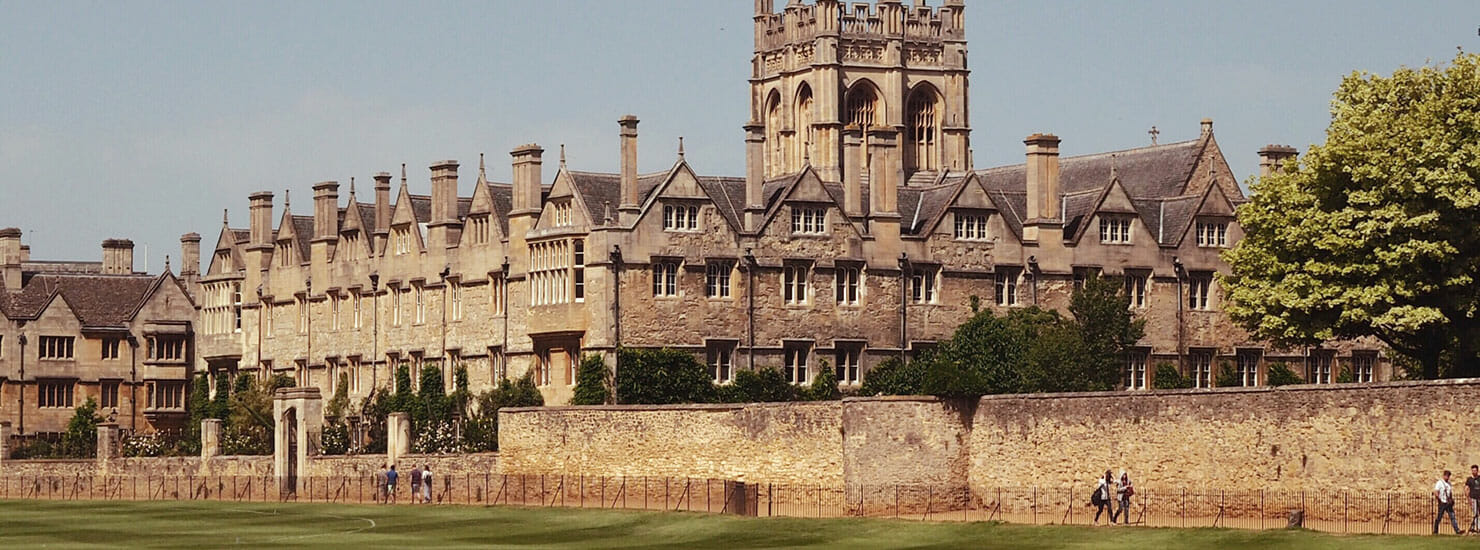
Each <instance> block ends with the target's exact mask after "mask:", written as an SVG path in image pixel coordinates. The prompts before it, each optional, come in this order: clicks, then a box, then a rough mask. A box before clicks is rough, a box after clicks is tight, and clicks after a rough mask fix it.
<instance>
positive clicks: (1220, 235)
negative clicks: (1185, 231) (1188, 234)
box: [1196, 220, 1228, 248]
mask: <svg viewBox="0 0 1480 550" xmlns="http://www.w3.org/2000/svg"><path fill="white" fill-rule="evenodd" d="M1196 234H1197V245H1198V246H1204V247H1220V248H1221V247H1226V246H1228V222H1226V221H1217V220H1198V222H1197V233H1196Z"/></svg>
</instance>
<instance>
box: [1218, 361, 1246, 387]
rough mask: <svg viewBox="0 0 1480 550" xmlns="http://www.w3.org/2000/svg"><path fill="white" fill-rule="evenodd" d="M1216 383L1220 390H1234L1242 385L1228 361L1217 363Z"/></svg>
mask: <svg viewBox="0 0 1480 550" xmlns="http://www.w3.org/2000/svg"><path fill="white" fill-rule="evenodd" d="M1216 383H1217V384H1218V387H1220V388H1236V387H1238V386H1242V385H1244V381H1243V379H1242V378H1239V375H1238V373H1237V372H1235V371H1234V370H1233V363H1229V362H1228V361H1223V362H1221V363H1218V379H1217V380H1216Z"/></svg>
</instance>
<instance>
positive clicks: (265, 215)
mask: <svg viewBox="0 0 1480 550" xmlns="http://www.w3.org/2000/svg"><path fill="white" fill-rule="evenodd" d="M247 199H248V200H250V201H251V205H250V206H249V207H248V209H247V215H248V218H249V220H248V223H249V225H248V243H249V245H250V246H253V247H259V246H265V247H267V248H272V192H270V191H258V192H256V193H252V194H251V195H250V196H248V197H247Z"/></svg>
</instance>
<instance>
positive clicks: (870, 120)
mask: <svg viewBox="0 0 1480 550" xmlns="http://www.w3.org/2000/svg"><path fill="white" fill-rule="evenodd" d="M879 112H880V109H879V94H878V92H877V91H875V90H874V86H873V84H870V83H868V82H860V83H858V84H854V85H853V87H852V88H850V89H849V90H848V119H847V120H846V121H844V124H849V125H853V124H857V125H858V126H859V127H860V128H863V129H864V130H867V129H869V128H870V127H872V126H873V125H874V124H879V123H883V120H882V119H881V118H880V117H879V115H878V113H879Z"/></svg>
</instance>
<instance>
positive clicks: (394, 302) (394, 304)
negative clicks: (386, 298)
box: [390, 287, 405, 327]
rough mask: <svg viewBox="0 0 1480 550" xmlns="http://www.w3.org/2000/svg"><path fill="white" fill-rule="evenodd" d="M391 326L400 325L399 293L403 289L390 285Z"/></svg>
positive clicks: (403, 292) (401, 292) (400, 293)
mask: <svg viewBox="0 0 1480 550" xmlns="http://www.w3.org/2000/svg"><path fill="white" fill-rule="evenodd" d="M390 290H391V326H397V327H398V326H401V295H402V294H405V291H403V290H401V289H399V288H395V287H391V289H390Z"/></svg>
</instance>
